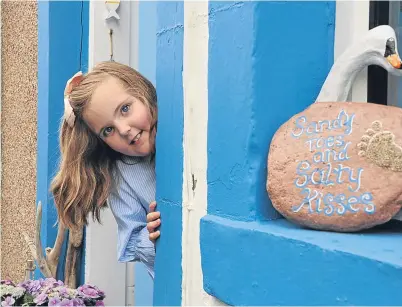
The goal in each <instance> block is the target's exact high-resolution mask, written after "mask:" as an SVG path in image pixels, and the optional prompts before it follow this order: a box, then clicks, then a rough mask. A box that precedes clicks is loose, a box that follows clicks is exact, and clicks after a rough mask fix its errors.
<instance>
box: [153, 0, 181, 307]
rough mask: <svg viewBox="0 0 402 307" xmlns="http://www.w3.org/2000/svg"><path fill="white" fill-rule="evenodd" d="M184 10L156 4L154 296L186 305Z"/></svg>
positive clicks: (166, 303)
mask: <svg viewBox="0 0 402 307" xmlns="http://www.w3.org/2000/svg"><path fill="white" fill-rule="evenodd" d="M183 13H184V12H183V2H177V1H160V2H158V4H157V42H156V84H157V86H156V87H157V94H158V110H159V111H158V133H157V139H156V152H157V155H156V178H157V179H156V180H157V191H156V194H157V195H156V199H157V209H158V210H159V211H160V212H161V220H162V226H161V227H160V230H161V237H160V239H159V240H158V242H157V244H156V259H155V281H154V298H153V301H154V305H157V306H162V305H163V306H179V305H181V279H182V269H181V261H182V256H181V248H182V247H181V246H182V245H181V244H182V242H181V238H182V187H183V80H182V71H183V21H184V20H183V19H184V16H183Z"/></svg>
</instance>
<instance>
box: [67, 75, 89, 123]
mask: <svg viewBox="0 0 402 307" xmlns="http://www.w3.org/2000/svg"><path fill="white" fill-rule="evenodd" d="M83 78H84V76H83V74H82V72H81V71H79V72H77V73H76V74H75V75H74V76H73V77H72V78H70V79H69V80H68V81H67V84H66V87H65V89H64V120H65V121H66V122H67V124H68V125H69V126H70V127H73V126H74V122H75V114H74V112H73V107H72V106H71V103H70V100H69V99H68V96H69V95H70V93H71V91H72V90H73V89H74V87H76V86H77V85H78V84H80V82H81V81H82V79H83Z"/></svg>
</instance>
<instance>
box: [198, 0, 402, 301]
mask: <svg viewBox="0 0 402 307" xmlns="http://www.w3.org/2000/svg"><path fill="white" fill-rule="evenodd" d="M209 6H210V20H209V39H210V41H209V46H210V47H209V75H208V79H209V84H208V87H209V114H208V116H209V121H208V215H207V216H206V217H204V218H203V219H202V221H201V254H202V255H201V256H202V268H203V275H204V289H205V290H206V291H207V292H208V293H209V294H211V295H214V296H216V297H217V298H219V299H220V300H222V301H224V302H225V303H227V304H230V305H236V306H238V305H318V306H322V305H400V304H401V303H402V294H401V293H400V291H398V289H400V288H401V287H402V247H401V245H400V244H398V243H397V242H399V240H401V238H402V232H401V231H400V230H399V231H395V229H393V228H392V227H390V228H387V227H388V226H387V227H384V228H383V229H382V230H378V231H367V232H365V233H363V234H341V233H330V232H324V231H314V230H307V229H303V228H301V227H298V226H297V225H295V224H292V223H289V222H288V221H287V220H285V219H283V218H281V217H280V216H279V214H277V213H276V212H275V210H274V209H273V207H272V204H271V202H270V200H269V198H268V194H267V192H266V178H267V171H269V170H267V169H266V165H267V156H268V149H269V144H270V141H271V138H272V137H273V135H274V133H275V132H276V131H277V129H278V128H279V127H280V126H281V125H282V124H283V123H284V122H286V121H287V120H288V119H289V118H291V117H292V116H293V115H294V114H297V113H298V112H301V111H302V110H304V109H305V108H306V107H308V106H309V105H310V104H311V103H313V102H314V100H315V97H316V96H317V94H318V93H319V90H320V88H321V86H322V84H323V82H324V80H325V78H326V76H327V74H328V72H329V70H330V67H331V65H332V64H333V50H334V45H333V44H334V28H335V2H323V1H320V2H319V1H312V2H295V1H288V2H284V1H283V2H273V1H272V2H271V1H267V2H263V1H261V2H235V3H234V2H221V3H220V2H210V4H209Z"/></svg>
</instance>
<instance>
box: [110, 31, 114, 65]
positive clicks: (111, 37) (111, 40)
mask: <svg viewBox="0 0 402 307" xmlns="http://www.w3.org/2000/svg"><path fill="white" fill-rule="evenodd" d="M109 42H110V61H111V62H114V59H113V29H109Z"/></svg>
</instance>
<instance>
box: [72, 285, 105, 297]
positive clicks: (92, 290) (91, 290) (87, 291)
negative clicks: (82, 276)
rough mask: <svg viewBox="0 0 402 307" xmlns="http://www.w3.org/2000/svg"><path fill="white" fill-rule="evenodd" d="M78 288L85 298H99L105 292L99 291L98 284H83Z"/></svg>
mask: <svg viewBox="0 0 402 307" xmlns="http://www.w3.org/2000/svg"><path fill="white" fill-rule="evenodd" d="M77 290H78V293H79V294H80V296H82V297H83V298H84V299H85V298H87V299H88V298H89V299H91V298H99V297H100V296H101V294H102V293H103V292H102V291H99V289H98V288H97V287H96V286H92V285H83V286H81V287H78V289H77ZM99 292H101V293H99Z"/></svg>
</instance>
